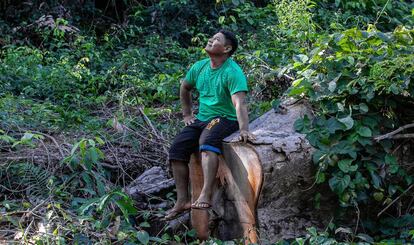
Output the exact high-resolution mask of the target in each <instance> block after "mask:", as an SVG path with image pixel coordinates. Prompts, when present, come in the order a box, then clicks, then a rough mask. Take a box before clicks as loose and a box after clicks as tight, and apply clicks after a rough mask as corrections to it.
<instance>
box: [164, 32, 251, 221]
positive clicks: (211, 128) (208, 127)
mask: <svg viewBox="0 0 414 245" xmlns="http://www.w3.org/2000/svg"><path fill="white" fill-rule="evenodd" d="M237 46H238V42H237V39H236V37H235V35H234V34H233V33H232V32H229V31H226V30H220V31H219V32H218V33H216V34H215V35H214V36H213V37H211V38H210V39H209V40H208V43H207V45H206V47H205V50H206V52H207V54H208V55H209V56H210V57H209V58H206V59H203V60H200V61H198V62H196V63H195V64H194V65H193V66H192V67H191V68H190V70H189V71H188V73H187V75H186V76H185V78H184V79H183V80H182V81H181V87H180V101H181V104H182V111H183V117H184V120H183V121H184V124H185V127H184V129H183V130H182V131H181V133H179V134H178V135H177V136H176V137H175V139H174V141H173V144H172V146H171V149H170V152H169V161H170V163H171V167H172V172H173V175H174V180H175V184H176V189H177V202H176V203H175V205H174V207H173V208H172V209H170V210H169V211H167V215H166V216H165V219H166V220H171V219H174V218H177V217H178V216H180V215H181V214H182V213H184V212H186V211H188V210H190V208H193V209H209V208H210V207H211V197H212V189H213V185H214V181H215V178H216V174H217V168H218V163H219V161H218V155H220V154H222V140H223V139H224V138H225V137H227V136H229V135H230V134H232V133H233V132H235V131H236V130H238V129H240V140H242V141H243V142H247V141H248V140H254V135H253V134H251V133H250V132H249V129H248V123H249V119H248V112H247V106H246V102H245V97H246V92H247V91H248V89H247V80H246V77H245V75H244V74H243V71H242V69H241V68H240V66H239V65H238V64H237V63H236V62H235V61H234V60H233V59H231V58H230V56H231V55H232V54H233V53H234V52H235V51H236V49H237ZM193 88H196V89H197V91H198V92H199V111H198V114H197V115H196V117H194V116H193V113H192V110H191V107H192V101H191V91H192V89H193ZM198 151H200V152H201V165H202V169H203V177H204V183H203V188H202V191H201V193H200V196H199V198H198V199H197V200H196V201H195V202H194V203H192V204H191V202H190V200H191V198H190V196H189V192H188V184H189V167H188V163H189V160H190V156H191V154H192V153H194V152H198Z"/></svg>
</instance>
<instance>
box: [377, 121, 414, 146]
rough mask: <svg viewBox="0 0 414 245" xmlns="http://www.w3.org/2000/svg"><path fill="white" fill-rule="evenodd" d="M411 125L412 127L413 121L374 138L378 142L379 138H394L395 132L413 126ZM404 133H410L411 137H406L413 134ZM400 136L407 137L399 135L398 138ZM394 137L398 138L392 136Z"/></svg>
mask: <svg viewBox="0 0 414 245" xmlns="http://www.w3.org/2000/svg"><path fill="white" fill-rule="evenodd" d="M413 127H414V123H410V124H407V125H404V126H402V127H399V128H398V129H396V130H394V131H392V132H389V133H387V134H384V135H380V136H377V137H375V138H374V140H375V141H377V142H378V141H380V140H384V139H389V138H394V137H395V136H397V135H396V134H398V133H399V132H401V131H403V130H405V129H407V128H413ZM400 135H404V134H400ZM406 135H411V137H408V138H412V135H414V134H406ZM401 138H407V137H400V139H401ZM394 139H398V138H394Z"/></svg>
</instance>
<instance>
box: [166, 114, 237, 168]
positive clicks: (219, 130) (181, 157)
mask: <svg viewBox="0 0 414 245" xmlns="http://www.w3.org/2000/svg"><path fill="white" fill-rule="evenodd" d="M238 129H239V123H238V122H237V121H233V120H229V119H226V118H224V117H217V118H213V119H211V120H209V121H206V122H203V121H200V120H198V119H196V120H195V122H194V123H192V124H191V125H189V126H186V127H185V128H184V129H183V130H182V131H181V133H179V134H178V135H177V136H176V137H175V139H174V141H173V144H172V146H171V148H170V152H169V160H170V161H171V160H178V161H184V162H188V161H189V160H190V156H191V154H192V153H194V152H198V151H212V152H215V153H217V154H221V153H222V146H223V143H222V141H223V139H224V138H226V137H227V136H229V135H230V134H232V133H233V132H235V131H237V130H238Z"/></svg>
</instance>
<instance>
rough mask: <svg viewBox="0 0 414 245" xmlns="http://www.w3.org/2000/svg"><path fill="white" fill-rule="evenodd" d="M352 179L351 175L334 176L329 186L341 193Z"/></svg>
mask: <svg viewBox="0 0 414 245" xmlns="http://www.w3.org/2000/svg"><path fill="white" fill-rule="evenodd" d="M350 181H351V177H350V176H349V175H345V176H344V177H340V176H334V177H332V178H331V179H330V180H329V186H330V187H331V189H332V190H333V191H334V192H335V193H337V194H341V193H342V192H344V190H345V189H346V188H347V187H348V186H349V183H350Z"/></svg>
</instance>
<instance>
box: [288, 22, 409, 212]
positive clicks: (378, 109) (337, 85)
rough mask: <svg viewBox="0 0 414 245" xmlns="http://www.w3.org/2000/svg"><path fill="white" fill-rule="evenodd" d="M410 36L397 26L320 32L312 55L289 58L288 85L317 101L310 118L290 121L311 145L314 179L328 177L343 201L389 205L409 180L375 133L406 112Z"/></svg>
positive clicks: (388, 143)
mask: <svg viewBox="0 0 414 245" xmlns="http://www.w3.org/2000/svg"><path fill="white" fill-rule="evenodd" d="M413 38H414V32H413V31H412V30H409V29H405V28H403V27H400V28H397V29H395V30H394V32H392V33H383V32H380V31H377V30H376V29H375V28H373V27H371V28H370V29H369V30H367V31H363V30H358V29H355V28H354V29H349V30H346V31H343V32H340V33H334V34H331V35H327V36H321V37H320V39H319V41H318V42H317V43H316V44H315V48H314V49H313V50H312V52H310V56H306V55H301V56H300V57H299V58H298V59H297V61H296V63H294V64H293V66H294V67H296V69H298V71H299V72H298V73H299V77H298V79H297V80H295V81H294V82H293V86H292V88H291V89H290V90H289V93H290V94H291V95H294V96H299V97H303V96H305V97H307V98H309V100H310V101H311V102H313V103H315V105H317V106H318V112H317V115H316V117H315V118H314V119H312V120H311V119H309V118H308V117H304V118H303V119H300V120H298V121H297V122H296V123H295V128H296V130H298V131H300V132H302V133H306V135H307V136H306V138H307V139H308V140H309V142H310V143H311V144H312V146H314V147H315V148H316V149H317V150H316V152H315V153H314V155H313V161H314V163H315V164H317V166H318V168H319V171H318V175H317V182H318V183H323V182H328V183H329V186H330V188H331V189H332V190H333V191H334V192H335V193H336V194H337V195H338V198H339V201H340V204H341V205H342V206H344V207H346V206H356V205H358V204H368V205H371V208H372V209H374V207H375V206H377V207H381V206H382V205H387V204H389V203H390V202H391V201H392V200H393V199H394V198H395V197H396V196H397V195H400V194H401V192H403V191H404V190H405V189H406V188H407V187H408V186H409V185H411V184H412V182H413V178H412V176H411V175H409V174H408V173H407V172H406V171H405V170H404V169H403V168H401V167H400V165H399V164H398V160H397V158H396V157H395V156H393V154H392V153H393V142H392V141H390V140H383V141H381V142H379V143H376V142H374V141H373V137H375V136H378V135H380V134H381V133H385V132H388V131H391V130H392V129H394V128H396V127H398V126H399V125H403V124H404V123H407V122H410V120H412V118H411V119H410V118H407V117H406V116H405V117H404V116H402V115H404V114H401V111H404V109H401V108H400V107H401V106H402V104H401V103H403V101H404V102H405V103H412V101H414V100H413V96H414V86H413V84H412V82H411V81H412V80H413V69H414V56H413V53H414V52H413V51H414V50H413V44H414V43H413V40H414V39H413ZM397 105H399V106H397ZM406 109H408V111H409V108H406ZM397 179H398V180H399V181H398V182H396V180H397Z"/></svg>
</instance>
